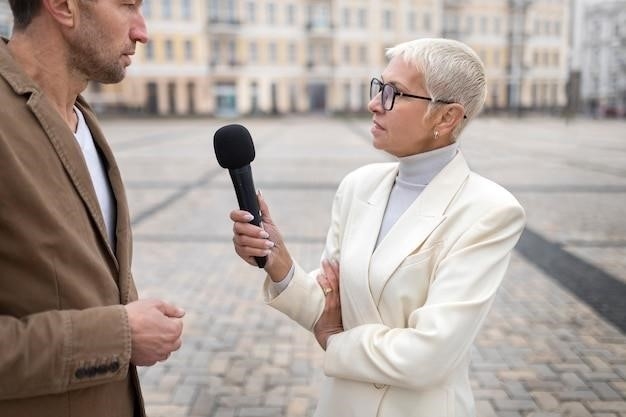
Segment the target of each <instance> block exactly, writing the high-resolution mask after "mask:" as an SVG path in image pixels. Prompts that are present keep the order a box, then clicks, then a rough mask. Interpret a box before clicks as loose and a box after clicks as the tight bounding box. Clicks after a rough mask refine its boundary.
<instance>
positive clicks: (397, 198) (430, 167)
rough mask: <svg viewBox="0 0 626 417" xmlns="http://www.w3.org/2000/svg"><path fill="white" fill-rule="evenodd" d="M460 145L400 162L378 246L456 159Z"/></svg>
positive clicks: (399, 159)
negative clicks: (407, 210) (434, 180)
mask: <svg viewBox="0 0 626 417" xmlns="http://www.w3.org/2000/svg"><path fill="white" fill-rule="evenodd" d="M458 148H459V145H458V143H456V142H455V143H453V144H451V145H448V146H444V147H443V148H439V149H435V150H432V151H429V152H424V153H418V154H416V155H410V156H405V157H402V158H398V161H399V164H398V176H397V177H396V181H395V183H394V184H393V187H392V188H391V193H390V194H389V200H388V201H387V208H386V209H385V215H384V216H383V221H382V223H381V225H380V231H379V232H378V240H377V241H376V246H378V244H379V243H380V241H381V240H382V239H383V238H384V237H385V235H386V234H387V232H389V229H391V227H392V226H393V225H394V224H395V223H396V221H398V219H399V218H400V216H401V215H402V213H404V212H405V211H406V209H408V208H409V206H410V205H411V204H412V203H413V202H414V201H415V200H416V199H417V197H419V195H420V194H421V193H422V191H423V190H424V188H426V186H427V185H428V184H429V183H430V181H431V180H432V179H433V178H435V176H436V175H437V174H438V173H439V172H440V171H441V170H442V169H443V167H445V166H446V165H447V164H448V163H449V162H450V161H451V160H452V158H454V156H455V155H456V153H457V151H458Z"/></svg>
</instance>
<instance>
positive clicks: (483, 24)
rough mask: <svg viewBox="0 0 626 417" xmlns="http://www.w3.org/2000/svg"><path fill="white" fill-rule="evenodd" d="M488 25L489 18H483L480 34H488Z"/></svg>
mask: <svg viewBox="0 0 626 417" xmlns="http://www.w3.org/2000/svg"><path fill="white" fill-rule="evenodd" d="M487 25H488V22H487V17H486V16H482V17H481V18H480V33H481V34H483V35H484V34H486V33H487Z"/></svg>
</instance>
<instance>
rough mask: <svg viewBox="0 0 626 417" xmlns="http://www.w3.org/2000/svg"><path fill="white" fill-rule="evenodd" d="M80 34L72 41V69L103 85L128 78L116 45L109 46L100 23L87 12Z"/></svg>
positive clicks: (70, 59) (70, 61)
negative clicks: (100, 28)
mask: <svg viewBox="0 0 626 417" xmlns="http://www.w3.org/2000/svg"><path fill="white" fill-rule="evenodd" d="M83 15H84V18H85V19H84V21H83V23H82V24H81V29H80V32H79V33H78V34H77V35H76V37H75V38H74V39H73V40H70V56H69V64H70V68H72V69H74V70H76V71H77V72H79V73H80V74H82V75H83V76H84V77H85V78H86V79H87V80H88V81H97V82H100V83H103V84H115V83H119V82H120V81H122V80H123V79H124V77H125V76H126V66H125V65H124V64H123V63H122V62H120V57H121V54H120V53H118V52H116V51H115V49H116V47H115V45H111V44H107V40H106V37H105V36H104V33H102V32H101V31H99V30H98V29H97V27H98V23H97V22H96V21H95V19H93V18H92V17H91V15H90V13H89V12H85V13H84V14H83Z"/></svg>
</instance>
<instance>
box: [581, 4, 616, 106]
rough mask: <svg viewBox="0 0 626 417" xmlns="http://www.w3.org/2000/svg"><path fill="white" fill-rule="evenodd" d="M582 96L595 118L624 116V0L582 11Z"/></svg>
mask: <svg viewBox="0 0 626 417" xmlns="http://www.w3.org/2000/svg"><path fill="white" fill-rule="evenodd" d="M583 21H584V23H583V26H582V30H583V37H582V39H583V41H582V45H581V48H582V51H581V54H582V58H581V64H582V68H581V74H582V84H581V96H582V101H583V107H584V110H585V111H586V112H587V113H589V114H592V115H594V116H617V117H624V116H626V0H617V1H616V0H609V1H598V2H592V3H589V4H587V5H586V7H585V8H584V19H583Z"/></svg>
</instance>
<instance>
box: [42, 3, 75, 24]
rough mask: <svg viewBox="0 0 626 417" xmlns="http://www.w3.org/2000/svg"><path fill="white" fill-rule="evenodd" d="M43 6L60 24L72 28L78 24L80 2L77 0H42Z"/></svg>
mask: <svg viewBox="0 0 626 417" xmlns="http://www.w3.org/2000/svg"><path fill="white" fill-rule="evenodd" d="M42 2H43V7H45V9H46V10H47V11H48V14H49V15H50V16H51V17H52V18H53V19H54V20H55V21H56V22H58V23H59V24H61V25H63V26H65V27H68V28H71V27H74V26H75V25H76V22H77V18H78V4H77V3H76V0H42Z"/></svg>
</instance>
